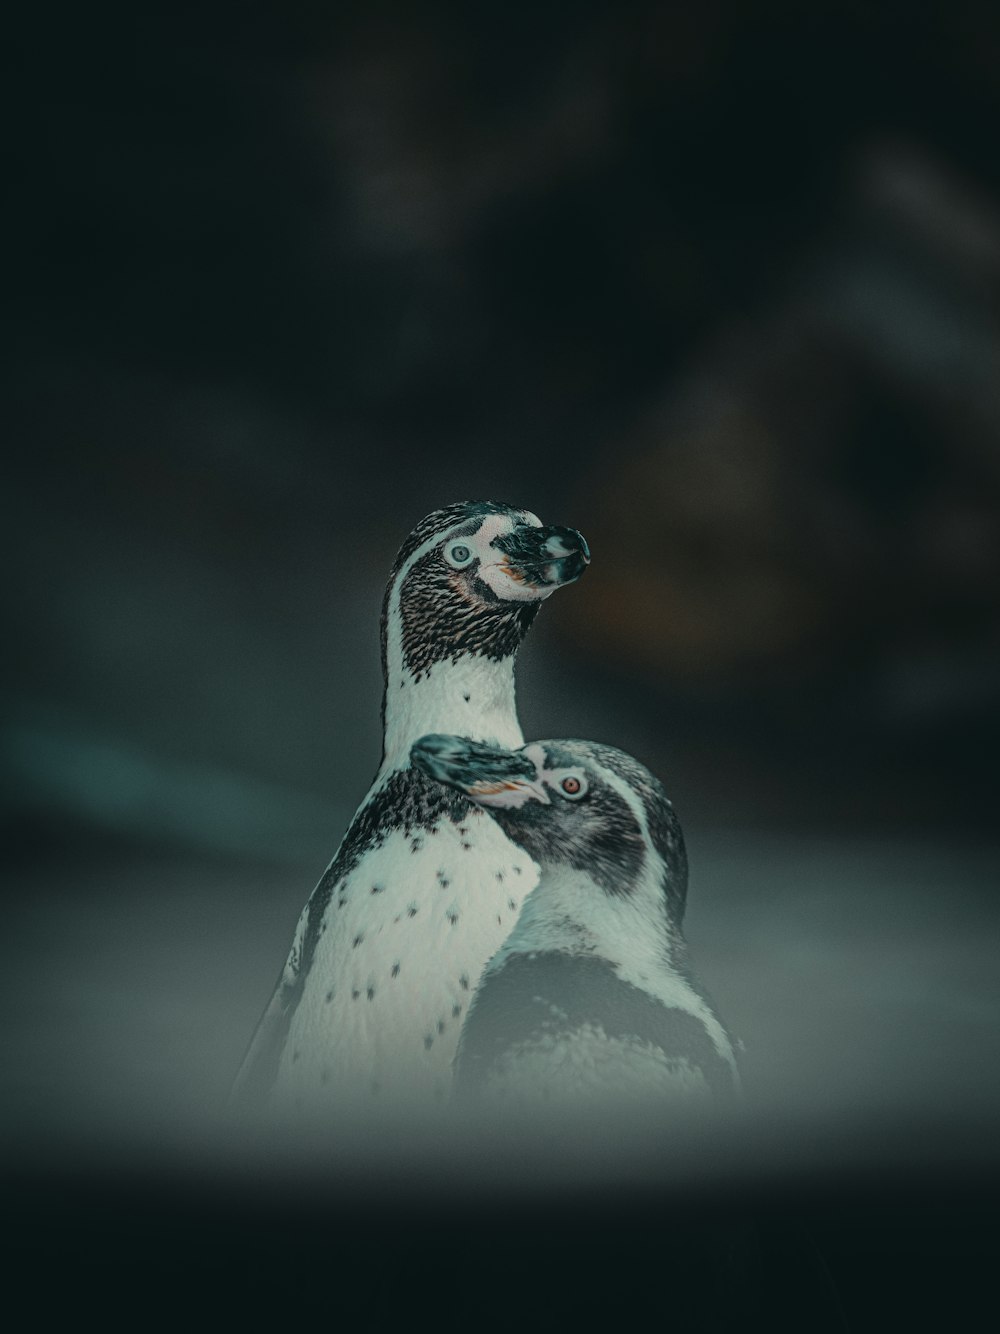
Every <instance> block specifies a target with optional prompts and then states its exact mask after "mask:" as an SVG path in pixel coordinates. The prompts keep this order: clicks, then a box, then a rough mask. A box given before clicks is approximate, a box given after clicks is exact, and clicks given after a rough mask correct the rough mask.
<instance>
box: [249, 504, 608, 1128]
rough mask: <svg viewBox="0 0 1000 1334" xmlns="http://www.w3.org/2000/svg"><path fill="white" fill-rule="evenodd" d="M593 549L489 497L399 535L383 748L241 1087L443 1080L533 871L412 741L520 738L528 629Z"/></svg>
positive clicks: (266, 1095) (283, 1107) (332, 1088)
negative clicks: (458, 735) (424, 764)
mask: <svg viewBox="0 0 1000 1334" xmlns="http://www.w3.org/2000/svg"><path fill="white" fill-rule="evenodd" d="M589 560H590V553H589V551H588V549H587V544H586V542H585V541H584V539H583V537H582V536H581V535H580V534H579V533H578V532H576V531H575V530H574V529H572V528H561V527H544V526H543V525H542V523H541V521H540V520H539V519H538V518H537V517H536V516H535V515H534V514H532V513H530V511H527V510H522V509H517V508H515V507H512V506H510V505H499V504H494V503H493V502H488V501H487V502H464V503H461V504H456V505H451V506H449V507H447V508H446V509H441V510H437V511H435V512H434V513H433V514H430V515H428V516H427V517H426V518H425V519H423V520H422V521H421V522H420V523H419V524H418V525H417V526H416V528H415V529H414V530H413V532H412V533H411V534H410V536H409V537H408V538H407V539H406V541H405V542H404V543H403V546H402V548H401V549H400V551H399V553H398V554H397V556H396V560H395V563H394V565H393V567H392V571H391V573H390V576H389V582H388V586H387V588H386V592H385V599H384V603H383V608H382V623H381V639H382V670H383V678H384V694H383V700H382V720H383V751H382V762H381V765H380V767H379V769H378V772H377V774H376V776H375V779H374V782H373V783H372V786H371V789H370V791H369V792H368V795H367V796H366V797H365V799H364V801H363V802H362V803H361V806H360V807H359V809H358V811H357V814H356V815H355V817H354V819H353V821H352V823H351V825H350V827H349V829H348V831H347V834H346V835H345V837H344V839H343V842H342V843H341V845H340V848H339V850H338V851H337V853H336V855H335V857H334V858H333V861H332V862H331V863H330V865H329V867H328V868H327V870H326V872H325V874H324V875H323V877H322V878H321V880H320V881H319V884H318V885H317V886H316V889H315V890H314V891H313V894H312V896H311V898H310V899H309V901H308V903H307V904H306V906H305V908H304V909H303V912H302V915H301V917H300V918H299V922H298V926H297V929H296V931H295V936H294V940H293V943H292V947H291V951H290V953H289V955H288V960H287V962H286V964H285V967H284V970H283V972H282V974H281V977H280V978H279V981H278V985H277V988H276V990H275V992H274V995H273V997H272V999H271V1002H270V1004H269V1005H268V1006H267V1008H266V1010H265V1012H264V1015H263V1017H262V1019H261V1021H260V1023H259V1024H258V1027H257V1031H256V1033H255V1034H254V1037H253V1040H252V1041H251V1044H250V1048H249V1051H248V1052H247V1055H246V1057H245V1059H244V1062H243V1065H242V1066H241V1068H240V1072H239V1074H238V1075H237V1080H236V1084H235V1087H234V1097H235V1099H236V1101H237V1103H238V1104H239V1105H247V1104H248V1103H249V1104H250V1105H255V1106H261V1105H263V1106H264V1107H266V1109H267V1110H268V1111H269V1112H271V1113H275V1114H277V1115H278V1117H279V1118H280V1117H281V1116H282V1115H284V1114H290V1115H291V1116H292V1117H293V1118H294V1117H296V1116H297V1115H298V1114H303V1113H304V1114H307V1115H317V1114H318V1115H319V1116H320V1117H321V1118H324V1119H325V1118H326V1117H327V1114H328V1112H330V1111H331V1110H334V1109H338V1108H340V1109H344V1110H350V1109H352V1108H353V1109H355V1110H360V1111H363V1112H367V1111H369V1110H370V1109H371V1108H372V1107H373V1106H379V1105H381V1106H389V1107H391V1108H392V1109H393V1111H394V1113H395V1112H404V1113H405V1110H406V1109H407V1108H409V1107H417V1106H420V1105H423V1104H426V1103H433V1102H434V1101H435V1100H440V1099H442V1098H443V1097H445V1096H446V1095H447V1093H448V1091H449V1087H450V1080H451V1066H452V1057H453V1056H454V1052H455V1048H456V1046H457V1043H458V1036H459V1030H460V1025H461V1020H462V1017H463V1015H464V1013H465V1011H466V1009H467V1006H468V1003H469V1000H470V999H471V995H472V990H473V988H474V987H475V985H476V982H477V980H478V977H479V974H480V972H481V971H482V968H483V966H484V965H485V963H486V962H487V960H488V959H489V958H490V956H491V955H492V954H493V953H494V952H495V951H496V949H497V948H498V947H499V946H500V945H501V944H502V942H503V940H504V938H505V937H506V935H507V934H508V932H509V931H510V929H511V927H512V926H513V924H514V921H515V919H516V916H517V913H518V911H519V909H520V906H521V903H522V901H523V899H524V897H525V895H526V894H527V893H528V892H529V890H530V889H531V888H532V886H533V885H534V881H535V875H534V868H533V867H532V864H531V861H530V859H529V858H527V857H526V856H525V855H524V853H523V852H522V851H521V849H520V848H519V847H517V846H516V845H515V844H513V843H511V841H510V840H509V839H508V838H507V836H506V834H504V832H503V830H502V829H501V828H500V827H499V826H498V825H497V824H496V823H495V822H494V821H492V820H490V819H489V818H488V816H486V815H484V813H483V812H482V811H481V809H480V808H479V807H478V806H477V805H475V804H474V803H473V802H471V801H469V799H468V798H467V797H465V796H464V795H463V794H462V793H460V792H457V791H455V790H454V789H453V788H447V787H442V786H441V785H440V784H439V783H436V782H434V781H433V780H432V779H429V778H428V777H427V776H426V775H425V774H423V773H421V772H418V771H415V770H413V769H411V767H410V759H409V756H410V747H411V745H412V744H413V742H414V741H415V740H416V739H417V738H418V737H420V736H422V735H424V734H425V733H427V732H435V731H441V730H444V729H447V730H448V731H455V730H459V731H461V732H462V733H464V734H466V735H468V736H471V737H475V738H476V739H477V740H480V741H486V742H489V743H490V744H492V745H497V746H508V747H516V746H519V745H521V744H522V743H523V740H524V738H523V736H522V734H521V729H520V726H519V724H518V720H517V711H516V707H515V698H514V659H515V657H516V654H517V650H518V647H519V645H520V643H521V640H522V638H523V637H524V635H525V633H526V631H527V630H528V627H529V626H530V625H531V623H532V621H533V620H534V618H535V616H536V614H537V612H538V609H539V607H540V606H541V603H542V601H543V600H544V599H545V598H547V597H548V596H549V595H550V594H551V593H553V592H554V591H555V590H556V589H557V588H560V587H562V586H563V585H564V584H568V583H571V582H572V581H573V580H575V579H577V578H579V576H580V575H581V574H582V573H583V571H584V569H585V567H586V565H587V564H588V562H589Z"/></svg>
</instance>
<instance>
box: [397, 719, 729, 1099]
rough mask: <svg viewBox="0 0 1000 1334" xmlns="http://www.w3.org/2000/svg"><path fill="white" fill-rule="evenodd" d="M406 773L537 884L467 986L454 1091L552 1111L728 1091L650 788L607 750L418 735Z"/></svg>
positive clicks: (675, 836) (672, 821)
mask: <svg viewBox="0 0 1000 1334" xmlns="http://www.w3.org/2000/svg"><path fill="white" fill-rule="evenodd" d="M412 759H413V764H414V767H416V768H418V769H419V770H420V771H421V772H423V773H425V774H427V775H428V777H432V778H436V779H437V780H438V781H439V782H441V783H444V784H447V785H448V786H449V787H450V788H451V789H452V790H454V791H457V792H459V793H461V794H462V795H464V796H466V797H468V798H469V799H470V800H471V801H474V802H475V803H476V804H477V805H478V806H481V807H483V808H485V809H488V810H489V811H490V812H491V814H492V815H493V818H494V820H495V821H496V823H497V824H498V825H499V826H500V828H501V829H502V830H503V832H504V833H505V834H506V835H507V836H508V837H509V838H510V839H511V841H512V842H514V843H516V844H517V845H518V847H520V848H523V849H524V851H525V852H526V853H527V854H528V855H529V856H530V857H532V858H533V859H534V861H535V862H537V863H538V866H539V868H540V871H541V877H540V879H539V882H538V884H537V886H536V887H535V888H534V889H533V890H532V892H531V894H530V895H529V896H528V898H527V899H526V900H525V903H524V906H523V908H522V909H521V914H520V916H519V918H518V920H517V923H516V925H515V926H514V928H513V930H512V931H511V933H510V935H509V936H508V938H507V940H506V942H505V943H504V944H503V945H502V946H501V948H500V949H499V950H498V951H497V953H496V954H495V955H494V957H493V959H492V960H491V961H490V963H489V966H488V968H487V969H486V972H485V974H484V976H483V978H482V981H481V982H480V984H479V988H478V990H477V992H476V995H475V997H474V999H473V1003H472V1006H471V1009H470V1012H469V1014H468V1017H467V1018H466V1020H465V1024H464V1027H463V1030H462V1038H461V1044H460V1046H459V1049H458V1053H457V1058H456V1065H457V1074H456V1092H457V1093H459V1094H463V1095H467V1094H470V1093H475V1094H479V1095H483V1094H485V1095H487V1096H488V1097H491V1098H494V1099H501V1100H502V1101H503V1103H504V1105H505V1106H508V1107H509V1106H518V1107H522V1108H526V1109H532V1108H534V1109H540V1108H541V1107H542V1106H547V1107H549V1108H551V1109H552V1110H553V1111H555V1112H557V1113H560V1112H564V1111H567V1110H573V1111H580V1112H587V1111H593V1110H604V1109H607V1108H627V1107H636V1106H639V1105H643V1104H646V1103H647V1102H649V1101H650V1100H654V1101H656V1102H662V1101H663V1100H664V1099H671V1100H674V1101H675V1102H677V1101H679V1102H680V1103H681V1104H682V1105H685V1106H688V1107H698V1108H702V1107H707V1106H713V1105H715V1106H719V1105H723V1104H726V1103H729V1102H731V1101H732V1100H733V1099H734V1097H735V1095H736V1094H737V1093H738V1088H739V1079H738V1074H737V1069H736V1060H735V1056H734V1051H733V1042H732V1040H731V1038H730V1036H729V1034H728V1033H727V1031H726V1029H725V1027H724V1026H723V1024H722V1022H721V1020H720V1019H719V1016H718V1015H717V1013H716V1011H715V1009H714V1007H713V1005H712V1003H711V1001H710V1000H709V999H708V997H707V995H706V994H705V992H704V991H703V989H702V988H701V986H700V985H699V983H698V982H697V980H696V979H695V977H694V975H693V974H692V972H691V969H690V966H689V962H688V951H687V946H686V943H685V941H684V937H683V935H682V934H681V922H682V919H683V915H684V906H685V898H686V893H687V857H686V854H685V850H684V840H683V836H682V834H681V827H680V824H679V822H678V820H677V816H676V815H675V814H674V810H673V807H672V805H671V803H670V801H669V800H668V799H667V796H666V794H665V792H664V790H663V788H662V786H661V784H660V783H659V782H658V781H657V779H656V778H654V776H653V775H652V774H651V773H650V772H649V770H648V769H646V768H645V767H644V766H643V765H641V764H639V762H638V761H637V760H635V759H633V758H632V757H631V756H630V755H626V754H624V753H623V752H622V751H620V750H616V749H614V748H613V747H611V746H603V745H596V744H593V743H591V742H586V741H541V742H534V743H532V744H531V745H528V746H524V747H523V748H521V749H518V750H507V749H501V748H497V747H494V746H488V745H481V744H476V743H475V742H472V741H469V740H465V739H463V738H461V737H456V736H427V737H424V738H423V739H422V740H420V741H419V742H418V743H417V744H416V745H415V746H414V747H413V751H412Z"/></svg>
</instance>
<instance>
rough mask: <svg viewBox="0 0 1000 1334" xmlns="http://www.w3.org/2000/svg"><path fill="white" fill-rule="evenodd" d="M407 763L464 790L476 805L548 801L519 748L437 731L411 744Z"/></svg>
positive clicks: (511, 805) (534, 770)
mask: <svg viewBox="0 0 1000 1334" xmlns="http://www.w3.org/2000/svg"><path fill="white" fill-rule="evenodd" d="M410 763H411V764H412V765H413V767H414V769H418V770H419V771H420V772H421V773H423V774H426V775H427V777H428V778H433V779H434V780H435V781H436V782H438V783H446V784H447V785H448V787H453V788H456V789H457V790H458V791H459V792H462V793H464V794H465V796H467V797H468V798H469V800H470V801H474V802H475V803H476V805H477V806H487V807H489V806H492V807H517V806H523V805H524V803H525V802H526V801H541V802H544V803H545V805H548V804H549V795H548V793H547V792H546V791H545V788H544V787H543V786H542V784H541V783H540V782H539V781H538V774H537V771H536V769H535V766H534V764H533V763H532V761H531V760H529V759H528V758H527V756H526V755H522V754H521V753H520V751H516V750H500V749H499V748H498V747H496V746H485V745H483V744H482V743H481V742H477V741H469V740H467V739H466V738H465V737H459V736H445V735H443V734H440V733H438V734H434V735H432V736H424V737H421V738H420V740H419V741H417V742H415V743H414V745H413V746H412V748H411V750H410Z"/></svg>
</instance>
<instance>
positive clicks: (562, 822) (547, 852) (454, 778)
mask: <svg viewBox="0 0 1000 1334" xmlns="http://www.w3.org/2000/svg"><path fill="white" fill-rule="evenodd" d="M411 759H412V762H413V764H414V766H415V767H416V768H418V769H420V770H421V771H422V772H424V773H426V774H427V775H428V776H430V777H433V778H436V779H437V780H438V781H439V782H443V783H447V784H448V785H450V786H452V787H454V788H456V789H457V790H458V791H460V792H463V793H465V794H466V795H467V796H468V797H469V799H470V800H471V801H473V802H475V803H476V804H477V805H480V806H483V807H484V808H486V809H488V810H489V811H490V813H491V814H492V815H493V817H494V818H495V819H496V820H497V822H498V823H499V824H500V825H501V827H502V828H503V829H504V832H505V833H506V834H507V836H508V837H509V838H510V839H511V840H512V841H513V842H515V843H517V844H518V845H519V846H520V847H523V848H524V849H525V851H527V852H528V853H529V854H530V855H531V856H532V857H533V858H534V859H535V861H537V862H538V863H539V864H540V865H541V866H542V867H543V868H544V867H547V866H556V865H564V866H569V867H572V868H574V869H575V870H578V871H581V872H584V873H585V874H586V875H587V876H589V878H590V879H591V880H593V881H594V883H595V884H597V885H599V886H600V887H601V888H602V889H603V890H604V891H605V893H607V894H608V895H612V896H627V895H629V894H631V893H632V892H633V891H634V889H635V888H636V886H637V885H638V884H639V883H640V882H641V881H642V880H643V878H644V876H645V874H646V872H647V871H648V870H649V869H650V863H651V861H652V860H654V859H655V862H656V863H657V871H658V875H657V879H658V881H659V883H660V885H661V887H662V891H663V894H664V896H665V900H666V905H667V909H668V914H669V916H670V918H671V920H672V921H674V922H675V923H677V924H678V925H679V924H680V922H681V919H682V918H683V914H684V905H685V900H686V895H687V856H686V853H685V849H684V838H683V834H682V833H681V827H680V823H679V821H678V819H677V817H676V815H675V814H674V810H673V807H672V805H671V803H670V800H669V799H668V797H667V795H666V793H665V791H664V790H663V786H662V784H661V783H660V782H659V780H658V779H657V778H656V777H654V775H653V774H651V773H650V772H649V770H648V769H647V768H646V767H645V766H644V765H642V764H640V763H639V761H638V760H635V759H633V757H632V756H631V755H627V754H626V753H625V752H624V751H620V750H617V749H616V748H615V747H613V746H604V745H599V744H597V743H594V742H589V741H535V742H532V743H531V744H530V745H527V746H524V747H522V748H521V749H519V750H503V749H501V748H499V747H495V746H488V745H481V744H474V743H472V742H470V741H468V740H466V739H464V738H462V737H453V736H429V737H423V738H421V740H420V741H418V742H417V743H416V745H415V746H414V747H413V750H412V752H411ZM660 868H662V869H660Z"/></svg>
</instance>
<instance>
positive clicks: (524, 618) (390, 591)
mask: <svg viewBox="0 0 1000 1334" xmlns="http://www.w3.org/2000/svg"><path fill="white" fill-rule="evenodd" d="M589 563H590V551H589V549H588V547H587V543H586V542H585V541H584V539H583V537H582V535H581V534H580V533H578V532H577V531H576V529H574V528H561V527H558V526H548V527H545V526H543V525H542V522H541V520H540V519H539V518H538V517H537V516H536V515H534V514H532V513H531V511H530V510H524V509H517V508H515V507H514V506H512V505H499V504H495V503H494V502H493V501H464V502H462V503H460V504H457V505H449V506H448V507H447V508H446V509H441V510H435V511H434V513H433V514H429V515H428V516H427V517H426V518H425V519H423V520H421V522H420V523H419V524H417V526H416V528H414V530H413V532H412V533H411V534H410V536H409V537H408V538H407V539H406V541H405V542H404V543H403V546H402V547H401V549H400V551H399V553H398V554H397V556H396V560H395V563H394V565H393V568H392V573H391V575H390V577H389V584H388V587H387V589H386V597H385V604H384V608H383V617H382V633H383V648H385V643H386V637H387V635H388V633H389V630H390V627H395V628H397V630H398V634H399V640H400V650H401V655H402V664H401V665H402V666H403V667H405V668H406V669H407V670H408V671H409V672H410V673H411V674H412V675H414V676H416V677H417V678H418V679H419V677H420V676H421V674H423V673H425V672H427V671H428V670H429V669H430V668H431V666H432V665H433V664H434V663H435V662H441V661H457V660H458V659H459V658H460V657H462V656H463V655H464V654H467V653H477V654H480V655H482V656H484V657H488V658H504V657H508V656H511V655H512V654H513V653H515V652H516V651H517V647H518V645H519V644H520V641H521V638H522V637H523V635H524V633H525V631H526V630H527V629H528V627H529V626H530V625H531V622H532V621H533V620H534V618H535V615H536V613H537V611H538V608H539V606H540V605H541V603H542V602H543V601H544V599H545V598H547V597H549V596H550V595H551V594H552V593H553V592H555V590H556V589H557V588H561V587H562V586H563V585H564V584H569V583H572V582H573V581H574V580H576V579H579V577H580V575H581V574H582V573H583V571H584V570H585V569H586V567H587V565H588V564H589Z"/></svg>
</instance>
